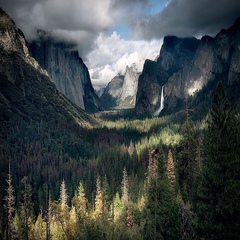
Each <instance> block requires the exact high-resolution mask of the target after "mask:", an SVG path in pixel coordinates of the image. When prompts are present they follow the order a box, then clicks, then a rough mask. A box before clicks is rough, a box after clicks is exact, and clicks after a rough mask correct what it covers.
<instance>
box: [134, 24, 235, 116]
mask: <svg viewBox="0 0 240 240" xmlns="http://www.w3.org/2000/svg"><path fill="white" fill-rule="evenodd" d="M239 46H240V20H239V19H238V20H237V21H236V22H235V23H234V25H233V26H232V27H230V28H229V29H227V30H222V31H220V32H219V33H218V34H217V35H216V36H215V37H210V36H204V37H202V38H201V40H198V39H196V38H178V37H175V36H167V37H165V38H164V41H163V45H162V48H161V51H160V56H159V58H158V59H157V61H156V62H153V61H150V60H146V62H145V64H144V68H143V72H142V74H141V76H140V77H139V84H138V92H137V100H136V108H135V109H136V113H137V114H138V115H146V116H157V115H159V113H160V112H161V111H159V109H160V108H161V102H162V101H161V98H162V99H164V106H162V107H164V111H166V112H174V111H176V110H177V109H179V107H181V105H182V104H183V102H184V101H185V100H186V98H187V97H188V96H193V95H197V94H199V92H200V91H201V90H203V89H204V87H207V86H210V85H211V83H214V84H215V83H216V82H217V81H219V80H221V81H223V82H224V83H225V85H226V86H227V87H228V88H234V87H233V85H234V86H235V84H237V86H238V87H239V77H240V70H239V69H240V62H239V58H240V50H239ZM214 84H212V85H214ZM215 85H216V84H215ZM211 87H212V86H210V88H209V91H211V90H213V89H212V88H211ZM162 89H163V91H162ZM209 91H208V93H209ZM162 109H163V108H162ZM162 109H161V110H162Z"/></svg>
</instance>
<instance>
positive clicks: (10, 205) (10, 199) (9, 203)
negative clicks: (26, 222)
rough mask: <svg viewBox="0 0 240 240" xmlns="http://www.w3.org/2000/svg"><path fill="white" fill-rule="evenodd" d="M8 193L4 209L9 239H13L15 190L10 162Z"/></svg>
mask: <svg viewBox="0 0 240 240" xmlns="http://www.w3.org/2000/svg"><path fill="white" fill-rule="evenodd" d="M6 192H7V194H6V196H5V198H4V200H5V201H6V203H5V204H4V208H5V210H6V213H7V239H13V238H14V235H15V231H14V224H13V214H14V212H15V195H14V188H13V185H12V175H11V166H10V160H9V172H8V178H7V189H6Z"/></svg>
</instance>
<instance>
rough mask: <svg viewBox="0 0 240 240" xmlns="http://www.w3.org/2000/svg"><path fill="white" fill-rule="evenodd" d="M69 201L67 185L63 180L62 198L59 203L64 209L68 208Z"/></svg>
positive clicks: (61, 187)
mask: <svg viewBox="0 0 240 240" xmlns="http://www.w3.org/2000/svg"><path fill="white" fill-rule="evenodd" d="M67 200H68V194H67V189H66V184H65V181H64V180H62V183H61V186H60V197H59V201H60V204H61V206H62V208H64V207H66V206H67Z"/></svg>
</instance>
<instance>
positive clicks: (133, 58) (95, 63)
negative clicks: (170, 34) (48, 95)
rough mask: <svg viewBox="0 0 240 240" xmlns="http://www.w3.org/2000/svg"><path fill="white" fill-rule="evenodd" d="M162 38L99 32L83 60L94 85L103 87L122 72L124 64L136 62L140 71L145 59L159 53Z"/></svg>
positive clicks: (124, 67)
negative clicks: (132, 38)
mask: <svg viewBox="0 0 240 240" xmlns="http://www.w3.org/2000/svg"><path fill="white" fill-rule="evenodd" d="M161 44H162V40H159V41H157V40H152V41H150V42H148V41H140V40H139V41H137V40H124V39H122V38H121V37H120V35H118V34H117V33H116V32H113V33H112V34H111V35H110V36H108V35H106V34H103V33H101V34H100V35H99V36H98V38H97V39H96V41H95V43H94V47H93V49H92V51H91V52H90V53H89V54H88V55H87V59H88V60H87V61H86V62H85V63H86V65H87V66H88V68H89V72H90V75H91V79H92V83H93V85H94V87H96V88H98V87H103V86H106V85H107V83H108V82H109V81H110V80H111V79H112V78H113V77H114V76H116V75H118V74H124V73H125V69H126V66H127V65H128V66H130V65H132V64H133V63H136V65H137V67H138V70H139V71H142V67H143V64H144V62H145V60H146V59H151V60H154V59H155V58H156V56H158V55H159V52H160V48H161Z"/></svg>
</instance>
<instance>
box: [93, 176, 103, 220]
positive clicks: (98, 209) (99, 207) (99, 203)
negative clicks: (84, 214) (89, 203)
mask: <svg viewBox="0 0 240 240" xmlns="http://www.w3.org/2000/svg"><path fill="white" fill-rule="evenodd" d="M94 213H95V216H96V217H98V216H100V215H101V214H102V213H103V191H102V186H101V179H100V176H99V175H98V176H97V179H96V196H95V208H94Z"/></svg>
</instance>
